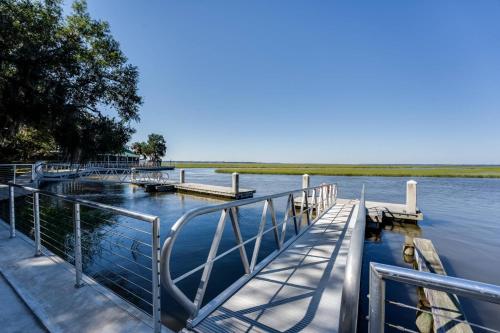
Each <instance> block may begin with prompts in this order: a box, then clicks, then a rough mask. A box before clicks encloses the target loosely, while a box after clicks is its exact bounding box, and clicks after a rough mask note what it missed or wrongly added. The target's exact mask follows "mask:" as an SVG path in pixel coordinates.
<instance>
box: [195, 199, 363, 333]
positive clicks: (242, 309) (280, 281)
mask: <svg viewBox="0 0 500 333" xmlns="http://www.w3.org/2000/svg"><path fill="white" fill-rule="evenodd" d="M357 207H358V206H357V205H355V201H349V202H345V203H341V204H340V203H339V204H336V205H335V206H333V207H332V208H331V209H330V210H329V211H328V212H326V213H325V215H324V216H323V217H322V218H320V219H319V220H318V221H317V222H316V223H315V224H314V225H313V226H311V228H309V229H308V230H307V231H306V232H305V233H304V234H302V236H301V237H299V238H298V239H297V240H296V241H295V242H294V243H292V244H291V245H290V246H289V247H288V248H287V249H286V250H285V251H283V252H282V253H281V254H280V255H279V256H278V257H276V258H275V259H274V260H273V261H272V262H270V263H269V264H268V265H267V266H266V267H264V268H263V269H262V270H261V271H260V272H259V273H258V274H257V275H256V276H255V277H254V278H252V279H251V280H250V281H249V282H247V284H245V285H244V286H243V287H242V288H241V289H240V290H239V291H238V292H236V293H235V294H234V295H233V296H231V297H230V298H229V299H228V300H227V301H226V302H225V303H223V304H222V305H221V306H220V307H219V308H217V309H216V310H215V311H214V312H212V313H211V314H209V315H208V316H207V317H206V318H205V319H204V320H202V321H201V322H200V323H199V324H198V325H196V326H195V327H194V328H193V330H194V331H196V332H283V331H287V332H297V331H304V332H337V331H338V324H339V313H340V304H341V296H342V287H343V283H344V271H345V266H346V260H347V253H348V249H349V245H350V237H351V231H352V226H353V224H354V221H355V219H356V216H357V211H358V209H357Z"/></svg>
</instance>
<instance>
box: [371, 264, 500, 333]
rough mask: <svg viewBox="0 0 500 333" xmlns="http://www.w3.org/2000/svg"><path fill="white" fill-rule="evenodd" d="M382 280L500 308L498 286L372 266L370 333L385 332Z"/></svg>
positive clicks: (383, 287) (445, 276)
mask: <svg viewBox="0 0 500 333" xmlns="http://www.w3.org/2000/svg"><path fill="white" fill-rule="evenodd" d="M385 280H392V281H396V282H400V283H405V284H409V285H413V286H418V287H424V288H429V289H433V290H439V291H443V292H446V293H451V294H456V295H460V296H466V297H470V298H474V299H478V300H482V301H486V302H490V303H495V304H500V286H497V285H493V284H488V283H482V282H478V281H472V280H466V279H461V278H456V277H452V276H448V275H440V274H435V273H428V272H420V271H417V270H413V269H409V268H403V267H397V266H391V265H385V264H379V263H374V262H371V263H370V304H369V311H368V316H369V323H368V332H370V333H383V332H384V328H385V301H386V299H385Z"/></svg>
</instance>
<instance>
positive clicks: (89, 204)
mask: <svg viewBox="0 0 500 333" xmlns="http://www.w3.org/2000/svg"><path fill="white" fill-rule="evenodd" d="M7 185H8V186H13V187H17V188H20V189H23V190H26V191H28V192H32V193H40V194H44V195H48V196H51V197H56V198H59V199H63V200H64V201H68V202H72V203H80V204H83V205H85V206H87V207H91V208H96V209H103V210H107V211H109V212H112V213H116V214H119V215H123V216H127V217H130V218H134V219H137V220H142V221H145V222H149V223H154V222H155V221H156V219H158V216H154V215H150V214H146V213H139V212H135V211H132V210H128V209H125V208H121V207H116V206H110V205H106V204H102V203H99V202H95V201H90V200H85V199H79V198H75V197H73V196H69V195H65V194H59V193H53V192H50V191H45V190H40V189H38V188H34V187H29V186H23V185H19V184H13V183H9V184H7Z"/></svg>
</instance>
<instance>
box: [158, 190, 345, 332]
mask: <svg viewBox="0 0 500 333" xmlns="http://www.w3.org/2000/svg"><path fill="white" fill-rule="evenodd" d="M336 198H337V187H336V186H335V185H333V184H323V185H320V186H316V187H308V188H303V189H299V190H295V191H288V192H283V193H279V194H274V195H267V196H263V197H258V198H251V199H243V200H237V201H232V202H228V203H224V204H219V205H213V206H205V207H201V208H197V209H193V210H191V211H189V212H187V213H185V214H184V215H183V216H182V217H181V218H180V219H178V220H177V222H176V223H175V224H174V225H173V226H172V228H171V230H170V233H169V235H168V237H167V238H166V240H165V242H164V243H163V247H162V252H161V271H162V274H161V280H162V286H163V287H164V288H165V289H166V290H167V291H168V292H169V294H170V295H171V296H172V297H173V298H174V299H175V300H176V301H177V302H178V303H179V304H180V305H181V306H182V308H183V309H184V310H185V311H186V312H187V313H188V315H189V319H188V323H187V324H188V327H193V326H195V325H196V324H197V323H199V322H200V321H201V320H202V319H203V318H205V317H206V316H207V315H208V314H209V313H210V312H211V311H213V310H214V309H215V308H217V307H218V306H219V305H220V304H222V303H223V302H224V301H225V300H227V299H228V298H229V297H230V296H231V295H232V294H233V293H234V292H236V291H237V290H238V289H239V288H240V287H241V286H242V285H244V284H245V283H246V282H247V281H248V280H249V279H251V278H252V277H253V276H255V275H256V274H257V273H258V272H259V271H260V270H261V269H262V268H263V267H265V265H266V264H267V263H269V262H270V261H271V260H273V259H274V258H275V257H276V256H277V255H279V254H280V253H281V252H282V251H283V250H284V249H286V248H287V247H288V246H289V245H290V244H291V243H292V242H293V241H294V240H295V239H296V238H297V237H299V236H300V235H301V234H302V233H303V232H305V231H306V229H307V228H308V227H309V226H311V225H312V224H314V223H315V222H316V221H317V220H318V219H319V218H321V216H322V215H323V214H324V213H325V212H326V211H328V210H329V209H330V208H331V207H332V206H333V205H334V204H335V202H336ZM280 199H281V200H284V201H285V202H283V203H284V206H285V209H284V211H283V212H282V213H283V216H282V217H283V218H282V220H279V221H278V217H277V209H276V206H275V204H276V202H277V201H278V200H280ZM255 205H257V207H256V209H258V206H260V207H261V209H262V214H261V215H260V221H258V224H257V223H255V221H252V222H251V224H253V225H255V227H256V228H255V229H256V230H254V231H256V234H254V235H253V236H251V237H248V238H247V239H244V237H243V236H242V224H241V223H240V222H241V220H240V218H241V217H242V211H243V210H244V209H245V208H248V207H249V206H251V207H254V206H255ZM280 213H281V212H280ZM210 214H212V215H213V214H215V215H217V214H220V215H219V217H218V222H217V223H216V225H215V233H214V235H213V237H212V238H209V239H211V242H210V243H211V244H210V246H209V250H208V254H207V257H206V260H205V261H204V262H203V263H202V264H200V265H198V266H196V267H194V268H192V269H190V270H188V271H187V272H184V273H182V274H180V275H179V276H176V277H175V278H174V277H172V267H171V257H172V253H173V252H174V245H175V243H176V240H177V238H178V237H179V235H180V234H182V231H183V229H184V228H185V227H186V225H188V224H189V223H190V222H192V221H193V220H194V219H195V218H196V217H201V216H205V217H207V216H208V217H210V218H211V217H212V216H210ZM251 215H252V216H254V215H253V214H251ZM269 216H270V221H268V217H269ZM228 220H229V221H230V226H229V225H228V229H232V232H231V234H232V235H233V236H234V242H235V245H234V246H232V247H230V248H229V249H223V252H222V253H218V252H219V249H220V247H221V246H220V245H221V240H222V238H223V234H224V230H225V229H226V225H227V221H228ZM268 222H270V223H268ZM269 224H270V226H269ZM212 225H213V224H212ZM266 226H267V227H266ZM290 228H293V231H294V232H293V235H292V236H290V235H287V231H288V229H290ZM271 233H272V235H273V236H274V237H273V238H274V246H275V250H274V251H273V252H271V253H270V254H269V255H267V256H266V257H265V258H261V257H262V256H261V253H260V251H261V248H262V245H263V238H264V236H265V235H266V234H271ZM225 241H227V238H225ZM252 244H253V250H252V251H251V255H248V254H247V248H250V247H251V246H252ZM232 253H235V255H236V256H238V257H239V259H240V261H241V265H242V266H241V267H242V270H243V275H242V276H241V277H240V278H239V279H238V280H236V281H235V282H233V283H232V284H231V285H230V286H228V287H227V288H226V289H225V290H223V291H222V292H221V293H219V294H218V295H217V296H216V297H214V298H213V299H212V300H210V301H209V302H208V303H206V304H205V303H204V299H205V297H206V293H207V286H208V283H209V280H210V277H211V275H212V272H213V268H214V264H215V263H216V262H217V261H219V260H221V259H222V258H224V257H227V256H228V255H230V254H232ZM259 259H260V260H259ZM200 275H201V277H200V279H199V283H198V284H197V285H198V287H197V289H196V293H195V295H194V297H188V296H187V295H186V294H185V293H184V292H183V291H182V290H181V289H180V288H179V286H178V284H179V283H181V282H183V281H185V280H186V279H187V278H196V277H197V276H200ZM196 280H197V279H196Z"/></svg>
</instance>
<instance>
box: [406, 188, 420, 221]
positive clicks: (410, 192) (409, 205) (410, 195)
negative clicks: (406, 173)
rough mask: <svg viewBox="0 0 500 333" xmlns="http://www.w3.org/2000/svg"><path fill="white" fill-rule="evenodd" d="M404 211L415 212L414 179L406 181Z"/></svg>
mask: <svg viewBox="0 0 500 333" xmlns="http://www.w3.org/2000/svg"><path fill="white" fill-rule="evenodd" d="M406 212H407V213H409V214H416V213H417V182H416V181H414V180H409V181H407V182H406Z"/></svg>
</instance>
